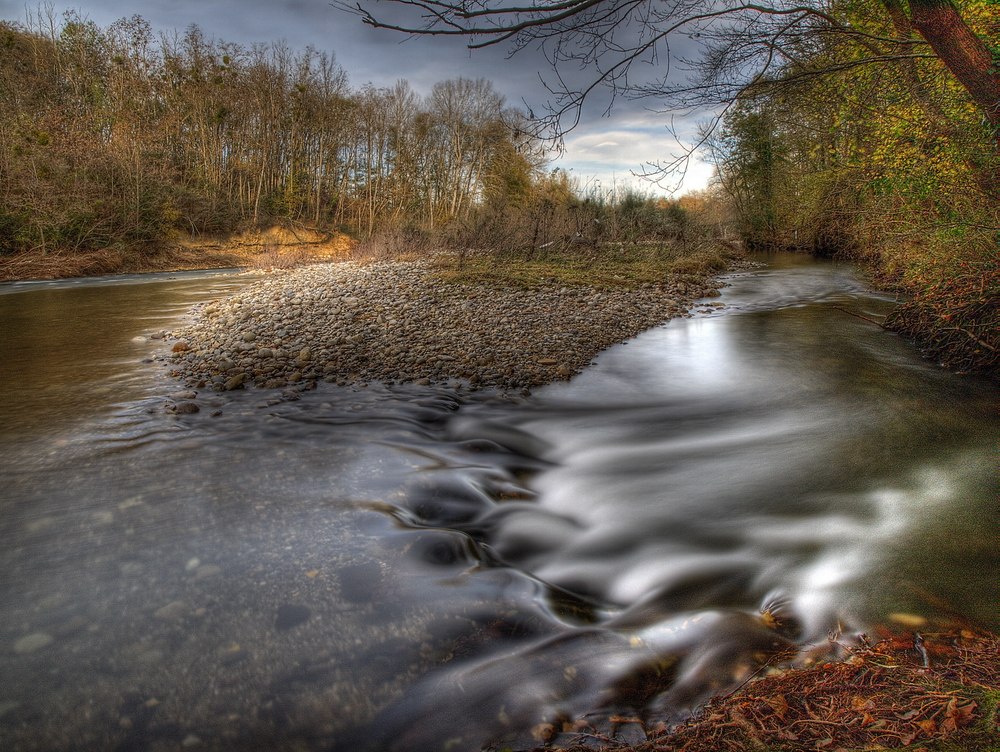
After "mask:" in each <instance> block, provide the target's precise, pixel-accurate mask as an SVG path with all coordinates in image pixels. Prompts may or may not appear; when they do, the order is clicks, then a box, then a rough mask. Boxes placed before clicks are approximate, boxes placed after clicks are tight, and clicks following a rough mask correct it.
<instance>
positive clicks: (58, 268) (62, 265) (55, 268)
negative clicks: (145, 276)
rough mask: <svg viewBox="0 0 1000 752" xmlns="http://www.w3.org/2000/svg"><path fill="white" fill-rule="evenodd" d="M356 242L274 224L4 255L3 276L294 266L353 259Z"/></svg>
mask: <svg viewBox="0 0 1000 752" xmlns="http://www.w3.org/2000/svg"><path fill="white" fill-rule="evenodd" d="M353 244H354V242H353V241H352V240H351V239H350V238H348V237H347V236H346V235H340V234H335V235H331V234H323V233H319V232H317V231H315V230H308V229H306V230H300V229H286V228H271V229H269V230H263V231H261V230H254V231H250V232H245V233H241V234H238V235H233V236H230V237H226V238H192V237H183V238H179V239H178V240H177V241H175V242H174V243H173V244H171V245H168V246H165V247H163V248H159V249H137V250H129V251H121V250H115V249H110V248H108V249H105V250H101V251H94V252H91V253H42V252H41V251H33V252H30V253H20V254H17V255H14V256H7V257H3V258H0V281H13V280H25V279H64V278H70V277H96V276H102V275H106V274H139V273H147V272H168V271H183V270H191V269H225V268H229V267H249V268H252V269H291V268H294V267H297V266H303V265H306V264H315V263H322V262H326V261H335V260H338V259H345V258H348V257H349V255H350V253H351V248H352V246H353Z"/></svg>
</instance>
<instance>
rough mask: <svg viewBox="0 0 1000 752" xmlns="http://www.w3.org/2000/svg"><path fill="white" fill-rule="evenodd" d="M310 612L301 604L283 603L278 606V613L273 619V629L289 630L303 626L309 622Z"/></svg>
mask: <svg viewBox="0 0 1000 752" xmlns="http://www.w3.org/2000/svg"><path fill="white" fill-rule="evenodd" d="M311 615H312V612H311V611H310V610H309V609H308V608H307V607H306V606H303V605H301V604H297V603H285V604H282V605H280V606H278V611H277V613H276V614H275V618H274V627H275V629H282V630H284V629H291V628H292V627H297V626H298V625H299V624H304V623H305V622H307V621H308V620H309V617H310V616H311Z"/></svg>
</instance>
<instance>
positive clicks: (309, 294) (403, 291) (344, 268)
mask: <svg viewBox="0 0 1000 752" xmlns="http://www.w3.org/2000/svg"><path fill="white" fill-rule="evenodd" d="M689 279H690V278H687V279H680V278H668V279H664V280H663V281H662V282H661V283H659V284H645V285H642V286H640V287H638V288H620V289H595V288H590V287H559V286H555V285H553V286H545V285H543V286H541V287H539V288H537V289H533V290H522V289H513V288H512V289H508V290H498V289H496V288H491V287H482V286H476V285H454V284H446V283H443V282H441V281H440V280H439V279H436V278H435V277H434V274H433V269H432V265H431V262H429V261H416V262H380V263H369V264H358V263H355V262H341V263H332V264H324V265H317V266H310V267H307V268H304V269H300V270H297V271H294V272H291V273H288V274H285V275H282V276H280V277H273V278H269V279H265V280H262V281H260V282H256V283H254V284H252V285H249V286H248V287H246V288H244V289H243V290H241V291H240V292H239V293H237V294H235V295H233V296H231V297H229V298H226V299H223V300H219V301H213V302H211V303H207V304H204V305H201V306H198V307H196V308H195V309H194V311H193V314H194V322H193V323H192V324H191V325H189V326H187V327H185V328H183V329H179V330H177V331H173V332H166V333H163V334H161V335H160V336H163V337H165V338H167V339H168V340H176V342H175V344H174V345H173V351H172V354H171V356H170V358H169V360H170V363H171V368H172V370H171V374H172V375H173V376H175V377H178V378H180V379H183V380H185V381H186V382H187V383H188V385H189V386H191V387H196V386H197V387H200V388H212V389H215V390H216V391H224V390H232V389H237V388H243V387H249V386H258V387H265V388H268V389H281V388H286V387H291V386H296V385H308V382H310V381H312V382H315V381H317V380H319V379H322V380H324V381H327V382H331V383H336V384H339V385H341V386H346V385H348V384H356V383H365V382H370V381H381V382H388V383H414V384H418V385H430V384H451V385H455V386H457V385H467V386H469V387H472V388H478V387H492V388H497V389H520V390H527V389H530V387H534V386H539V385H541V384H546V383H549V382H552V381H556V380H560V379H568V378H570V377H572V376H573V374H575V373H579V372H580V371H581V370H582V369H583V368H585V367H586V366H587V365H588V364H589V363H590V361H591V359H592V358H593V357H594V356H595V355H597V354H598V353H599V352H600V351H602V350H604V349H606V348H607V347H610V346H611V345H614V344H617V343H619V342H622V341H624V340H627V339H630V338H632V337H635V336H636V335H637V334H639V333H640V332H642V331H644V330H646V329H649V328H650V327H653V326H657V325H659V324H662V323H663V322H665V321H667V320H669V319H671V318H676V317H678V316H683V315H689V314H688V309H689V308H690V306H691V305H692V301H693V300H695V299H697V298H703V297H713V296H717V295H718V294H719V292H718V290H717V289H716V288H715V287H714V286H712V285H713V284H716V283H713V282H712V281H706V282H705V283H704V284H692V283H691V282H690V281H689ZM716 305H718V304H716Z"/></svg>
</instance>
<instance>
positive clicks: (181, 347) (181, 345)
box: [173, 340, 188, 353]
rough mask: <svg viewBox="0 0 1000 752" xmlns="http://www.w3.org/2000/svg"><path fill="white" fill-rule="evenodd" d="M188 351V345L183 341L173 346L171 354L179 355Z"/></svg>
mask: <svg viewBox="0 0 1000 752" xmlns="http://www.w3.org/2000/svg"><path fill="white" fill-rule="evenodd" d="M187 349H188V343H187V342H184V341H183V340H182V341H180V342H178V343H177V344H175V345H174V346H173V352H175V353H180V352H184V351H185V350H187Z"/></svg>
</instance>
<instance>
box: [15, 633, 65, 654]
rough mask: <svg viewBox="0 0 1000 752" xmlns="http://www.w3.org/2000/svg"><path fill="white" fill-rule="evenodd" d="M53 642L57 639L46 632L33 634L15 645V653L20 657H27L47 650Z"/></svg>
mask: <svg viewBox="0 0 1000 752" xmlns="http://www.w3.org/2000/svg"><path fill="white" fill-rule="evenodd" d="M53 642H55V638H54V637H53V636H52V635H50V634H46V633H45V632H33V633H31V634H29V635H25V636H24V637H22V638H21V639H19V640H17V641H16V642H15V643H14V652H15V653H17V654H18V655H27V654H28V653H34V652H35V651H36V650H41V649H42V648H47V647H48V646H49V645H51V644H52V643H53Z"/></svg>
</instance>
